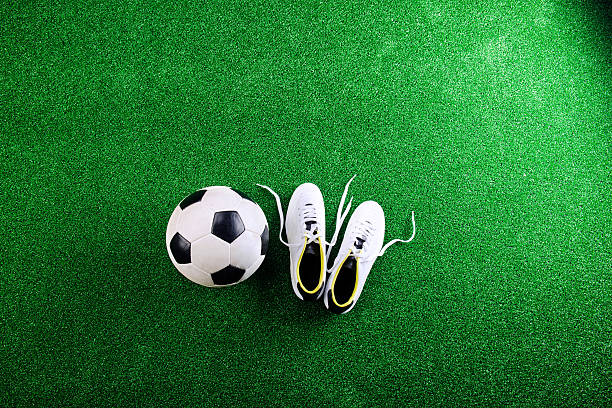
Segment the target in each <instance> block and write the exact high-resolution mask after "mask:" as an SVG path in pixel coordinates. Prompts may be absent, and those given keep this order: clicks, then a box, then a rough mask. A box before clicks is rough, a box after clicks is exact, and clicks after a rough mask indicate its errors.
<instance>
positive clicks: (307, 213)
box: [257, 175, 357, 256]
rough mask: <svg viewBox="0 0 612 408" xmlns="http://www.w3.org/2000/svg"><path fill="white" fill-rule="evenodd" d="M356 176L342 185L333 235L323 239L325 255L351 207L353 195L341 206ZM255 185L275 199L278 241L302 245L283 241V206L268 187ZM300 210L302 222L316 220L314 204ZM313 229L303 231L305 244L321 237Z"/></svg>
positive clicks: (291, 245) (335, 239) (335, 238)
mask: <svg viewBox="0 0 612 408" xmlns="http://www.w3.org/2000/svg"><path fill="white" fill-rule="evenodd" d="M356 176H357V175H355V176H353V177H352V178H351V179H350V180H349V181H348V182H347V183H346V186H345V187H344V192H343V193H342V198H341V199H340V205H339V206H338V211H337V214H336V229H335V231H334V235H333V236H332V239H331V241H329V242H327V241H325V240H323V242H324V243H325V245H327V247H328V249H327V252H326V255H327V256H329V252H330V251H331V248H332V247H333V246H334V245H335V244H336V241H337V240H338V234H339V233H340V229H341V228H342V224H343V223H344V219H345V218H346V216H347V214H348V212H349V210H350V209H351V204H352V203H353V197H351V199H350V200H349V202H348V204H347V206H346V208H345V209H344V211H342V208H343V206H344V201H345V200H346V195H347V193H348V188H349V185H350V184H351V182H352V181H353V179H354V178H355V177H356ZM257 185H258V186H259V187H261V188H265V189H266V190H268V191H269V192H270V194H272V195H273V196H274V199H275V200H276V208H277V210H278V216H279V218H280V228H279V231H278V239H279V240H280V242H282V243H283V244H284V245H285V246H287V247H297V246H302V245H304V244H303V243H302V242H293V243H289V242H287V241H285V240H284V239H283V229H284V227H285V215H284V213H283V206H282V204H281V200H280V197H279V196H278V194H276V192H275V191H274V190H272V189H271V188H270V187H268V186H265V185H263V184H257ZM300 211H301V214H300V215H301V216H302V217H303V218H304V223H305V224H306V223H307V222H310V221H314V222H317V216H318V215H317V213H316V209H315V207H314V205H307V206H305V207H304V208H301V209H300ZM306 225H307V224H306ZM313 230H316V233H315V232H313ZM313 230H309V229H307V228H306V233H305V238H306V244H309V243H311V242H313V241H315V240H316V239H318V238H321V236H320V234H319V228H316V229H313Z"/></svg>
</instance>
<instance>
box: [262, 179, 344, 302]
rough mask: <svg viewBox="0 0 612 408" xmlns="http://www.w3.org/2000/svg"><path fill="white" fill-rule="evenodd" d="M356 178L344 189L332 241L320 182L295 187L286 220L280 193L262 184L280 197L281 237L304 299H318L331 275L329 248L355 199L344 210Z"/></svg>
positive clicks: (297, 290)
mask: <svg viewBox="0 0 612 408" xmlns="http://www.w3.org/2000/svg"><path fill="white" fill-rule="evenodd" d="M352 180H353V179H351V180H349V182H348V183H347V185H346V187H345V189H344V193H343V195H342V199H341V202H340V206H339V208H338V214H337V217H336V230H335V232H334V236H333V238H332V240H331V241H330V242H327V241H326V240H325V204H324V202H323V195H322V194H321V190H319V188H318V187H317V186H316V185H314V184H312V183H305V184H302V185H300V186H299V187H298V188H297V189H296V190H295V191H294V193H293V195H292V196H291V200H290V201H289V207H288V208H287V217H286V220H285V217H284V215H283V209H282V205H281V203H280V198H279V197H278V195H277V194H276V193H275V192H274V191H273V190H272V189H271V188H270V187H267V186H263V185H260V184H258V186H260V187H263V188H265V189H266V190H268V191H269V192H270V193H271V194H272V195H273V196H274V198H275V199H276V205H277V208H278V213H279V217H280V232H279V239H280V241H281V242H282V243H283V244H285V245H286V246H287V247H288V248H289V258H290V275H291V286H292V287H293V291H294V292H295V295H296V296H297V297H298V298H300V299H302V300H317V299H320V298H321V296H322V294H323V290H324V289H325V278H326V276H327V255H328V249H329V248H331V247H332V246H333V245H334V243H335V242H336V239H337V237H338V232H339V230H340V227H341V226H342V223H343V221H344V218H345V217H346V214H347V213H348V210H349V209H350V205H351V201H349V203H348V205H347V208H346V210H345V211H344V212H342V211H341V209H342V207H343V206H344V201H345V199H346V193H347V190H348V186H349V184H350V182H351V181H352ZM283 223H284V225H285V228H286V232H287V241H285V240H283V237H282V232H283Z"/></svg>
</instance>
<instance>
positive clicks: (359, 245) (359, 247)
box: [355, 237, 365, 249]
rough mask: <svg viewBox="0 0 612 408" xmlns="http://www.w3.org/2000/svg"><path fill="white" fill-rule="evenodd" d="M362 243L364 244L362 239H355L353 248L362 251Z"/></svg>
mask: <svg viewBox="0 0 612 408" xmlns="http://www.w3.org/2000/svg"><path fill="white" fill-rule="evenodd" d="M364 242H365V239H362V238H359V237H358V238H356V240H355V248H357V249H362V248H363V243H364Z"/></svg>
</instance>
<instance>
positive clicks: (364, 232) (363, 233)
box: [349, 211, 416, 262]
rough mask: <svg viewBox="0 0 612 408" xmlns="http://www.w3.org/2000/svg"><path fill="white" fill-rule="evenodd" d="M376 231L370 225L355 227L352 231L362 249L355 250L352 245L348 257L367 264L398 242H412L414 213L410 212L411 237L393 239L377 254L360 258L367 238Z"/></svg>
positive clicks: (414, 233)
mask: <svg viewBox="0 0 612 408" xmlns="http://www.w3.org/2000/svg"><path fill="white" fill-rule="evenodd" d="M375 231H376V228H375V227H374V226H373V225H372V224H370V223H367V224H365V223H364V224H360V225H358V226H357V227H355V230H354V231H353V234H354V235H355V237H356V238H359V239H360V240H362V241H363V242H362V247H361V248H357V247H356V245H355V243H353V245H352V246H351V248H350V249H349V255H350V254H351V253H352V254H353V256H355V258H360V259H361V260H362V261H363V262H369V261H372V260H374V259H376V258H378V257H381V256H383V255H384V254H385V251H386V250H387V249H389V247H390V246H391V245H393V244H396V243H398V242H403V243H406V244H407V243H408V242H410V241H412V240H413V239H414V237H415V235H416V222H415V220H414V211H412V236H411V237H410V238H408V239H393V240H391V241H389V242H387V244H386V245H385V246H383V247H382V249H381V250H380V252H379V253H378V254H374V255H371V256H369V257H367V258H364V257H361V254H363V253H365V252H366V248H367V246H368V242H369V238H370V237H371V236H372V235H374V233H375Z"/></svg>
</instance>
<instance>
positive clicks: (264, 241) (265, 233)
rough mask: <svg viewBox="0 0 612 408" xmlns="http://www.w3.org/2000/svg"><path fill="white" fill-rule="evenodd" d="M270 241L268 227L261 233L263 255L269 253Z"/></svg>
mask: <svg viewBox="0 0 612 408" xmlns="http://www.w3.org/2000/svg"><path fill="white" fill-rule="evenodd" d="M269 241H270V230H269V229H268V226H267V225H266V228H264V230H263V232H262V233H261V254H262V255H265V254H266V252H268V242H269Z"/></svg>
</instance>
